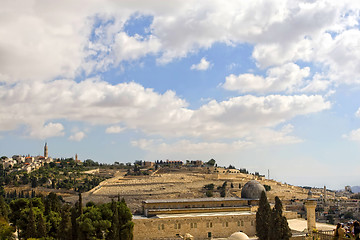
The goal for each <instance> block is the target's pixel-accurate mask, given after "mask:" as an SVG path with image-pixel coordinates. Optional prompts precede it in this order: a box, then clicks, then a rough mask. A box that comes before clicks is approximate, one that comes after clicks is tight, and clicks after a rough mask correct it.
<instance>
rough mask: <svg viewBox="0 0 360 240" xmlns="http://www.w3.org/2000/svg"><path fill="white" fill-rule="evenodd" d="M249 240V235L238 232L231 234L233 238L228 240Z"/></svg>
mask: <svg viewBox="0 0 360 240" xmlns="http://www.w3.org/2000/svg"><path fill="white" fill-rule="evenodd" d="M246 239H249V237H248V235H246V234H245V233H243V232H236V233H233V234H231V236H230V237H229V238H228V240H246Z"/></svg>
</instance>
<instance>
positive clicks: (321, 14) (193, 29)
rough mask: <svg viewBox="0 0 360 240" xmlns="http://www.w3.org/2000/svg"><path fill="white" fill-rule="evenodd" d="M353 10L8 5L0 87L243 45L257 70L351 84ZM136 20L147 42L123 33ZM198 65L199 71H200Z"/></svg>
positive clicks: (282, 3) (343, 5)
mask: <svg viewBox="0 0 360 240" xmlns="http://www.w3.org/2000/svg"><path fill="white" fill-rule="evenodd" d="M359 9H360V6H359V4H358V3H357V2H356V1H327V0H319V1H296V2H294V1H286V0H273V1H266V0H259V1H251V2H249V1H244V2H238V1H227V3H226V4H224V2H223V1H221V0H215V1H209V2H203V1H200V2H199V1H195V0H189V1H176V2H175V3H174V2H172V4H164V3H163V1H157V0H155V1H151V3H150V2H148V1H133V2H132V1H120V2H113V1H106V0H105V1H96V0H94V1H83V0H79V1H76V2H75V1H67V2H66V1H65V2H62V4H58V3H53V2H41V3H40V2H38V1H36V0H34V1H26V2H23V3H22V7H21V9H19V8H18V5H17V4H16V3H13V2H11V1H7V2H6V3H3V4H2V8H1V10H0V14H1V16H2V19H1V20H0V23H3V24H0V26H1V27H0V48H1V49H2V52H1V58H0V81H2V82H8V83H12V82H17V81H20V80H32V81H33V80H36V81H49V80H51V79H54V78H59V77H69V78H73V77H75V76H77V75H78V74H81V73H82V72H83V71H85V73H87V74H90V73H94V72H95V73H96V72H97V71H104V70H107V69H109V68H111V67H116V66H119V65H121V63H122V62H123V61H135V60H138V59H141V58H143V57H145V56H147V55H149V54H152V55H154V56H155V57H157V59H158V62H159V63H167V62H170V61H172V60H173V59H177V58H182V57H186V56H187V55H188V54H193V53H196V52H198V51H199V49H208V48H210V47H211V46H213V44H215V43H224V44H227V45H233V46H234V45H237V44H239V43H249V44H251V45H252V46H254V51H253V57H254V59H255V60H256V63H257V65H258V66H259V67H261V68H266V67H269V66H275V65H283V64H285V63H287V62H291V61H297V60H302V61H316V62H318V63H320V64H323V65H324V66H323V67H324V70H326V71H328V70H329V72H330V73H331V76H332V79H334V80H336V81H338V82H345V83H354V82H355V83H359V82H360V80H359V79H358V78H356V77H354V76H359V74H358V73H359V69H360V68H359V66H358V62H360V61H356V59H358V58H359V56H360V54H359V51H360V50H359V49H358V48H357V46H358V39H359V30H358V29H357V26H358V19H359V14H358V12H359ZM14 13H16V14H14ZM134 15H138V16H151V17H153V21H152V22H151V23H150V26H148V28H147V33H148V34H147V35H146V36H140V35H138V34H135V35H132V36H130V35H128V34H127V33H125V31H124V28H125V27H124V26H125V24H126V23H127V21H129V19H131V18H130V17H131V16H134ZM99 23H100V24H99ZM329 33H332V34H333V35H334V36H331V35H330V34H329ZM203 62H204V63H205V64H201V63H200V65H198V69H206V60H205V59H204V61H203Z"/></svg>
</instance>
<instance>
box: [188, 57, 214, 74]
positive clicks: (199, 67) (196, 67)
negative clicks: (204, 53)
mask: <svg viewBox="0 0 360 240" xmlns="http://www.w3.org/2000/svg"><path fill="white" fill-rule="evenodd" d="M211 66H212V64H210V62H209V61H207V60H206V58H204V57H203V58H202V59H201V60H200V62H199V63H198V64H193V65H191V68H190V69H191V70H199V71H205V70H208V69H209V68H210V67H211Z"/></svg>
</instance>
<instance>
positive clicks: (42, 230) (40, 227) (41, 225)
mask: <svg viewBox="0 0 360 240" xmlns="http://www.w3.org/2000/svg"><path fill="white" fill-rule="evenodd" d="M36 233H37V234H36V235H37V237H38V238H45V237H46V226H45V221H44V217H43V215H42V214H39V216H38V224H37V232H36Z"/></svg>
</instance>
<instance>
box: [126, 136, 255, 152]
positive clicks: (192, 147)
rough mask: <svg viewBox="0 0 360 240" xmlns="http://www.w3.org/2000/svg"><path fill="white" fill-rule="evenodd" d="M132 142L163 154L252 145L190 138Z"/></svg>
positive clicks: (210, 150)
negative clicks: (172, 141)
mask: <svg viewBox="0 0 360 240" xmlns="http://www.w3.org/2000/svg"><path fill="white" fill-rule="evenodd" d="M131 144H132V145H133V146H135V147H138V148H140V149H143V150H147V151H150V152H157V153H162V154H174V153H175V154H181V153H191V154H204V153H206V154H210V155H211V154H215V153H216V154H219V153H226V152H229V151H237V150H241V149H243V148H246V147H249V146H251V145H252V143H251V142H246V141H235V142H231V143H224V142H192V141H189V140H180V141H177V142H175V143H166V142H164V141H162V140H157V139H140V140H136V141H132V142H131Z"/></svg>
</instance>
